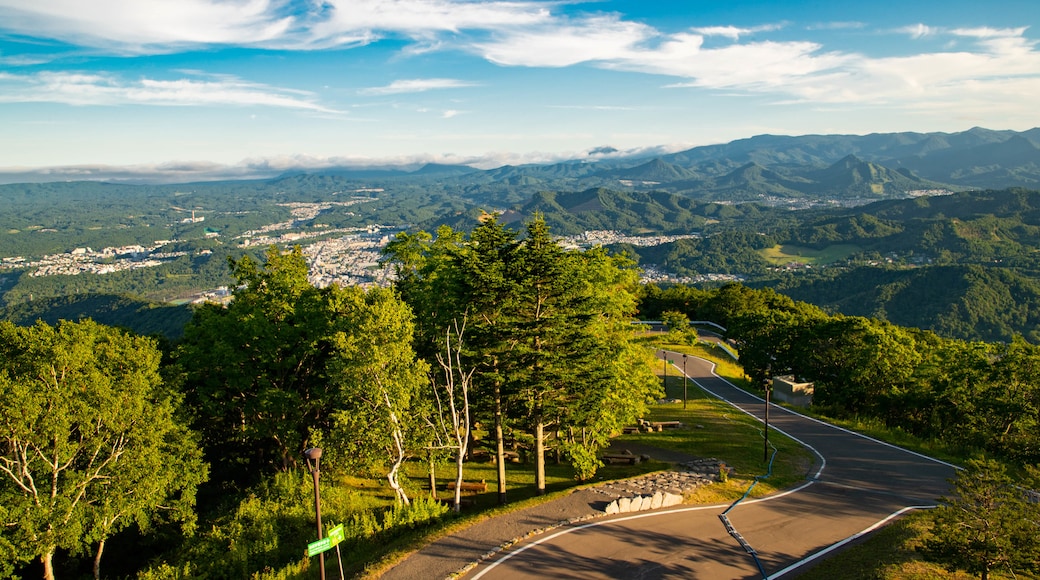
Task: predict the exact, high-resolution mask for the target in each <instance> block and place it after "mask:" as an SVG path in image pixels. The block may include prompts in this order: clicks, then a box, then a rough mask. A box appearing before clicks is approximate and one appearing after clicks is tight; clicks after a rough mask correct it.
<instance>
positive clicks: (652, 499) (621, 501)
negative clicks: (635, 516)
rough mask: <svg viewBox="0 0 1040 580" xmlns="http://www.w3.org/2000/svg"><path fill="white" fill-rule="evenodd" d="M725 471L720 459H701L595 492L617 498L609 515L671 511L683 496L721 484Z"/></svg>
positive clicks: (609, 505) (626, 480)
mask: <svg viewBox="0 0 1040 580" xmlns="http://www.w3.org/2000/svg"><path fill="white" fill-rule="evenodd" d="M723 471H726V472H727V473H728V471H729V468H727V467H726V465H725V464H724V463H722V462H721V461H719V460H717V459H698V460H696V461H690V462H687V463H681V464H679V465H677V466H676V469H675V470H672V471H663V472H661V473H653V474H650V475H642V476H639V477H633V478H631V479H624V480H620V481H614V482H611V483H607V484H604V485H601V486H598V487H596V488H595V491H596V492H597V493H601V494H604V495H608V496H613V497H614V498H615V499H614V500H612V501H611V502H610V503H608V504H607V506H606V508H605V509H604V511H605V512H606V513H607V514H615V513H626V512H634V511H643V510H648V509H657V508H660V507H670V506H673V505H678V504H680V503H682V500H683V495H685V494H687V493H692V492H694V491H696V490H697V488H699V487H701V486H703V485H708V484H710V483H714V482H715V481H718V480H719V474H720V473H722V472H723Z"/></svg>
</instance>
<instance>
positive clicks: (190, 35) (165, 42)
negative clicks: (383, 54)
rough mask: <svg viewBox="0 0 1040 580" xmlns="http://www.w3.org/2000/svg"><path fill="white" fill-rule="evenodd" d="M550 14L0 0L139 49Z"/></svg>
mask: <svg viewBox="0 0 1040 580" xmlns="http://www.w3.org/2000/svg"><path fill="white" fill-rule="evenodd" d="M549 18H550V12H549V10H548V9H547V8H546V4H545V3H542V2H535V1H530V0H528V1H489V2H472V1H468V0H325V1H323V2H293V1H290V0H176V1H171V0H90V1H89V2H84V1H82V0H33V1H32V2H25V1H24V0H0V23H2V24H0V28H2V29H4V30H6V31H9V32H13V33H15V34H19V35H24V36H30V37H37V38H49V39H56V40H61V41H64V42H69V43H73V44H77V45H80V46H86V47H92V48H96V49H102V50H108V51H112V52H116V53H141V54H148V53H162V52H170V51H173V50H176V49H179V48H183V47H185V46H192V45H233V46H258V47H266V48H281V49H289V50H299V49H313V48H326V47H335V46H353V45H363V44H367V43H370V42H373V41H374V40H377V39H379V38H381V37H382V36H385V35H387V34H404V35H406V36H409V37H413V38H427V39H429V37H430V35H431V34H432V33H436V32H457V31H460V30H493V29H499V28H508V27H512V26H523V25H530V24H536V23H539V22H545V21H547V20H549Z"/></svg>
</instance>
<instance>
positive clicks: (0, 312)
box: [0, 294, 192, 340]
mask: <svg viewBox="0 0 1040 580" xmlns="http://www.w3.org/2000/svg"><path fill="white" fill-rule="evenodd" d="M191 316H192V310H191V307H189V306H186V305H181V306H173V305H167V304H158V303H154V302H148V301H145V300H140V299H136V298H133V297H130V296H113V295H97V294H77V295H74V296H64V297H60V298H50V299H48V298H38V299H34V300H33V301H31V302H26V303H23V304H18V305H15V306H12V307H10V308H4V309H0V318H3V319H6V320H10V321H11V322H14V323H15V324H19V325H22V326H26V325H30V324H32V323H34V322H36V321H37V320H42V321H44V322H46V323H47V324H51V325H55V324H58V322H59V321H61V320H71V321H76V320H82V319H85V318H90V319H92V320H94V321H95V322H98V323H100V324H104V325H107V326H117V327H121V328H126V329H129V330H131V331H133V332H135V333H137V334H142V335H162V336H164V337H166V338H168V339H170V340H176V339H178V338H180V337H181V335H183V334H184V326H185V325H186V324H187V323H188V321H189V320H191Z"/></svg>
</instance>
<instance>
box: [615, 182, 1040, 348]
mask: <svg viewBox="0 0 1040 580" xmlns="http://www.w3.org/2000/svg"><path fill="white" fill-rule="evenodd" d="M761 215H762V218H761V219H758V220H755V219H747V220H745V221H743V222H740V221H733V222H728V223H719V224H715V225H713V226H712V229H706V230H705V232H706V233H705V235H704V236H703V237H702V238H700V239H683V240H677V241H674V242H670V243H666V244H662V245H659V246H653V247H630V246H626V247H624V248H623V249H624V251H626V252H628V253H629V254H631V255H634V256H637V257H638V259H639V261H640V263H641V264H642V265H650V264H653V265H655V266H658V267H660V268H662V269H664V270H666V271H670V272H675V273H678V274H680V275H684V276H698V275H705V274H712V273H714V274H729V275H741V276H743V277H744V278H745V279H746V280H747V283H748V284H749V285H753V286H756V287H772V288H775V289H776V290H778V291H780V292H782V293H784V294H787V295H789V296H791V297H792V298H795V299H797V300H802V301H805V302H809V303H812V304H816V305H818V306H821V307H823V308H826V309H828V310H830V311H833V312H842V313H845V314H851V315H862V316H874V317H878V318H883V319H887V320H890V321H892V322H894V323H896V324H900V325H904V326H912V327H917V328H923V329H930V330H934V331H936V332H938V333H939V334H941V335H944V336H949V337H955V338H962V339H970V340H988V341H1009V340H1011V338H1012V337H1013V336H1014V335H1015V334H1021V335H1023V336H1025V337H1027V338H1028V339H1029V340H1031V341H1040V193H1038V192H1034V191H1027V190H1021V189H1012V190H1001V191H982V192H969V193H960V194H954V195H947V196H936V197H921V198H917V199H911V200H894V201H883V202H877V203H874V204H870V205H866V206H861V207H857V208H852V209H831V210H817V211H803V212H778V211H776V210H773V213H763V214H761ZM619 249H620V248H619Z"/></svg>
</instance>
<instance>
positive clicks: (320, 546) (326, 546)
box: [307, 538, 332, 558]
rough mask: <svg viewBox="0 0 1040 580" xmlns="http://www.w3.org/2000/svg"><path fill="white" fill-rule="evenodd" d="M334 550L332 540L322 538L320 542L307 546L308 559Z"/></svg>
mask: <svg viewBox="0 0 1040 580" xmlns="http://www.w3.org/2000/svg"><path fill="white" fill-rule="evenodd" d="M331 549H332V540H331V539H329V538H322V539H320V540H318V541H315V542H311V543H309V544H307V557H308V558H309V557H311V556H317V555H318V554H321V553H322V552H328V551H329V550H331Z"/></svg>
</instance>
